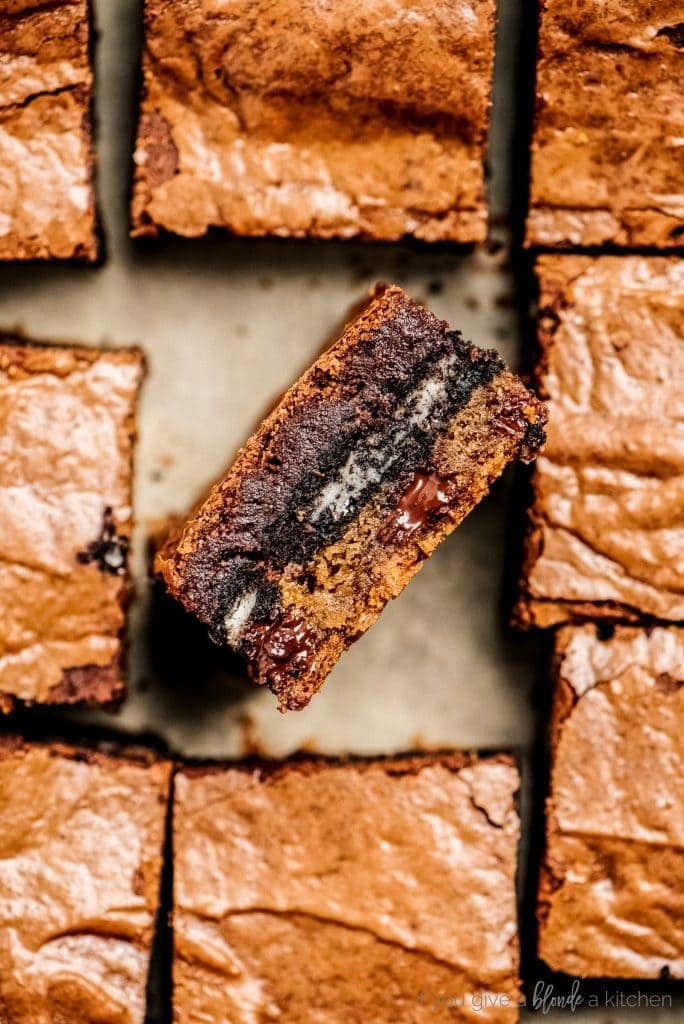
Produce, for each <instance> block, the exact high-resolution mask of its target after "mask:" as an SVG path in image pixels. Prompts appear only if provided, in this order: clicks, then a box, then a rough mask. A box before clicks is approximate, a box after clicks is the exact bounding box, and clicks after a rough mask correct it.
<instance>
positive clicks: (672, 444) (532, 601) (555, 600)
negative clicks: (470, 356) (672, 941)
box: [517, 255, 684, 627]
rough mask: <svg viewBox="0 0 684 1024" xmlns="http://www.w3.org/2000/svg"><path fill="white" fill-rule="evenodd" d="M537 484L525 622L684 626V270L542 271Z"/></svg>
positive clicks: (589, 264)
mask: <svg viewBox="0 0 684 1024" xmlns="http://www.w3.org/2000/svg"><path fill="white" fill-rule="evenodd" d="M536 273H537V277H538V280H539V320H538V340H539V350H540V355H539V362H538V367H537V380H536V384H537V388H538V391H539V393H540V395H541V396H542V398H543V399H545V400H546V402H547V405H548V410H549V423H548V442H547V445H546V448H545V450H544V452H543V454H542V456H541V458H539V459H538V460H537V464H536V466H535V469H534V474H533V501H532V506H531V509H530V521H529V529H528V534H527V541H526V554H525V564H524V566H523V572H522V579H521V584H520V591H521V593H520V599H519V604H518V609H517V620H518V622H519V623H521V624H523V625H530V626H540V627H546V626H551V625H556V624H558V623H562V622H581V621H586V620H588V619H606V620H612V621H623V622H637V621H639V620H644V621H663V622H679V621H682V620H684V526H682V522H681V514H680V509H681V491H682V487H683V486H684V431H683V428H682V404H681V395H682V392H683V390H684V261H682V260H681V259H678V258H676V257H672V256H657V255H650V256H645V255H644V256H641V255H640V256H637V255H625V256H599V257H594V256H575V255H572V256H571V255H546V256H543V257H541V258H540V259H539V260H538V261H537V265H536Z"/></svg>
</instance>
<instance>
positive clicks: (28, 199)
mask: <svg viewBox="0 0 684 1024" xmlns="http://www.w3.org/2000/svg"><path fill="white" fill-rule="evenodd" d="M91 90H92V71H91V65H90V14H89V5H88V2H87V0H71V2H70V0H54V2H52V3H39V2H37V0H36V2H33V3H30V2H21V0H11V2H9V3H3V5H2V10H1V11H0V166H2V170H3V173H2V175H0V259H5V260H18V259H21V260H23V259H83V260H88V261H93V260H95V259H96V258H97V255H98V244H97V238H96V232H95V200H94V194H93V185H92V170H93V156H92V152H91V125H90V105H91Z"/></svg>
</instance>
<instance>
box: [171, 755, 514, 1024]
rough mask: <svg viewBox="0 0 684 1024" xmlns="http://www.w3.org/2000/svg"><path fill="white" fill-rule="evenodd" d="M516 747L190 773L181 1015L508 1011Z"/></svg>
mask: <svg viewBox="0 0 684 1024" xmlns="http://www.w3.org/2000/svg"><path fill="white" fill-rule="evenodd" d="M517 789H518V772H517V769H516V766H515V764H514V762H513V761H512V759H511V758H510V757H507V756H505V755H494V756H490V757H483V758H479V759H478V758H476V757H473V756H469V755H465V754H426V755H424V756H406V757H395V758H391V759H389V760H386V761H382V760H381V761H346V762H345V761H342V762H329V761H324V760H322V759H315V760H312V759H305V760H290V761H286V762H283V763H280V764H276V763H272V764H261V765H251V766H250V765H235V766H232V767H231V766H223V767H220V766H217V767H210V768H204V769H186V770H184V771H182V772H181V773H180V775H179V776H178V777H177V791H176V800H175V804H174V823H173V833H174V846H175V862H174V919H173V924H174V947H175V955H174V968H173V974H174V999H173V1001H174V1021H175V1024H194V1022H195V1021H205V1020H206V1021H228V1020H230V1021H234V1022H235V1024H238V1022H240V1024H248V1022H251V1021H256V1020H264V1021H265V1020H271V1019H272V1020H278V1021H280V1022H281V1024H302V1022H303V1021H326V1024H349V1022H351V1021H373V1024H396V1022H397V1021H402V1022H403V1021H406V1022H408V1021H410V1022H412V1024H428V1022H432V1021H439V1022H447V1021H450V1022H459V1024H465V1022H472V1021H473V1020H476V1019H477V1020H480V1019H481V1020H483V1021H487V1022H488V1024H514V1022H515V1021H517V1020H518V1003H519V1001H520V994H519V983H518V977H517V975H518V930H517V914H516V899H515V874H516V854H517V845H518V835H519V821H518V815H517V812H516V808H515V793H516V791H517Z"/></svg>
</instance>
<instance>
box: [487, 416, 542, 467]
mask: <svg viewBox="0 0 684 1024" xmlns="http://www.w3.org/2000/svg"><path fill="white" fill-rule="evenodd" d="M545 423H546V419H545V418H544V419H538V420H537V422H536V423H530V421H529V420H528V418H527V416H526V415H525V411H524V409H523V407H522V406H520V405H514V404H512V403H510V402H507V401H504V402H502V403H501V406H500V408H499V411H498V412H497V414H496V416H495V417H494V420H493V421H492V426H493V427H494V429H495V430H498V431H499V433H501V434H507V435H508V437H514V438H516V439H517V440H519V441H520V450H519V456H520V459H521V460H522V461H523V462H533V461H534V459H535V458H536V457H537V454H538V452H539V450H540V448H541V447H542V446H543V444H544V442H545V441H546V431H545V430H544V426H545Z"/></svg>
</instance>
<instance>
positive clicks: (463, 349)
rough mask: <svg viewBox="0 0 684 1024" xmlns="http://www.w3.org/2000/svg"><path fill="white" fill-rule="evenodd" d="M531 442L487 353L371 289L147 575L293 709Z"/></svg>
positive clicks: (410, 305)
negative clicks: (161, 580)
mask: <svg viewBox="0 0 684 1024" xmlns="http://www.w3.org/2000/svg"><path fill="white" fill-rule="evenodd" d="M543 424H544V410H543V407H542V405H541V404H540V403H539V402H538V401H537V399H536V398H535V397H534V396H533V395H532V394H530V392H529V391H528V390H527V389H526V388H525V387H524V386H523V384H522V383H521V381H520V380H518V379H517V378H516V377H515V376H513V374H512V373H510V371H509V370H507V369H506V367H505V366H504V364H503V362H502V360H501V359H500V358H499V356H498V355H497V354H496V353H494V352H491V351H489V352H486V351H481V350H479V349H477V348H475V347H474V346H473V345H471V344H469V343H467V342H465V341H464V340H463V339H462V338H461V336H460V335H459V334H458V332H457V331H450V330H449V329H448V327H447V325H446V324H445V323H444V322H442V321H440V320H437V319H436V318H435V317H434V316H433V315H432V314H431V313H429V312H428V311H427V310H426V309H425V308H424V307H423V306H422V305H420V304H419V303H417V302H414V301H413V300H411V299H410V298H409V297H408V296H407V295H405V294H404V293H403V292H402V291H401V290H400V289H399V288H386V289H379V290H378V291H377V293H376V294H375V297H374V298H373V300H372V301H371V302H370V304H369V305H368V306H367V308H366V309H365V311H364V312H362V313H361V314H360V315H359V316H358V317H357V319H355V320H354V321H353V322H352V323H350V324H349V325H348V326H347V328H346V329H345V331H344V333H343V335H342V337H341V339H340V340H339V341H338V342H337V343H336V344H334V345H333V346H332V348H330V349H329V350H328V351H327V352H326V353H325V354H324V355H323V356H321V358H320V359H318V361H317V362H316V363H315V364H314V365H313V366H312V367H311V369H310V370H309V371H308V372H307V373H305V374H304V376H303V377H302V378H301V379H300V380H299V381H298V382H297V383H296V384H295V385H294V386H293V387H292V388H291V389H290V390H289V391H288V392H287V393H286V395H285V396H284V398H283V399H282V401H281V402H280V404H279V405H278V406H277V408H276V409H275V411H274V412H273V413H272V414H271V415H270V416H269V417H268V418H267V419H266V420H265V422H264V423H263V424H262V426H261V427H260V429H259V430H258V431H257V433H256V434H255V435H254V436H253V437H252V438H251V439H250V440H249V441H248V443H247V445H246V446H245V447H244V448H243V449H242V451H241V452H240V453H239V454H238V456H237V458H236V460H235V462H234V464H233V465H232V467H231V468H230V470H229V471H228V473H227V474H226V476H225V477H224V478H223V480H221V481H220V483H218V484H217V485H216V486H215V487H214V489H213V490H212V492H211V494H210V495H209V497H208V498H207V499H206V501H204V502H203V503H202V504H201V505H200V506H199V508H197V509H196V510H195V511H194V512H193V513H192V515H191V517H190V519H189V521H188V522H187V523H186V524H185V525H184V526H182V527H180V528H179V529H177V530H175V531H174V532H173V533H172V535H171V536H170V538H169V539H168V540H167V542H166V543H165V544H164V545H163V546H162V548H161V550H160V551H159V552H158V554H157V558H156V571H157V572H158V573H159V574H160V575H161V576H162V577H163V578H164V580H165V582H166V586H167V587H168V590H169V591H170V593H171V594H172V595H173V596H175V597H176V598H178V599H179V600H180V601H181V602H182V603H183V604H184V606H185V607H186V608H187V609H188V610H189V611H190V612H192V613H194V614H195V615H196V616H197V617H198V618H199V619H200V620H201V621H202V622H204V623H206V625H207V626H208V627H209V629H210V632H211V635H212V637H213V639H214V641H215V642H216V643H218V644H228V645H229V646H230V647H232V648H233V649H234V650H236V651H238V652H239V653H241V654H243V655H244V656H246V658H247V659H248V660H249V663H250V671H251V675H252V678H253V679H254V680H255V681H256V682H258V683H267V684H268V685H269V686H270V688H271V689H272V690H273V692H274V693H275V694H276V696H277V698H278V704H279V706H280V708H281V709H282V710H286V709H291V708H300V707H302V706H303V705H305V704H306V703H308V701H309V700H310V698H311V696H312V695H313V694H314V693H315V692H316V690H317V689H318V688H319V687H320V686H321V684H322V682H323V680H324V679H325V677H326V675H327V674H328V672H329V671H330V669H331V668H332V667H333V665H334V664H335V662H336V661H337V659H338V658H339V656H340V655H341V654H342V652H343V651H344V650H345V649H346V648H347V647H348V646H349V645H350V644H351V643H352V642H353V641H354V640H356V639H357V638H358V637H359V636H360V635H361V634H362V633H363V632H364V631H365V630H366V629H368V627H369V626H371V625H372V624H373V622H375V620H376V619H377V617H378V615H379V614H380V612H381V611H382V609H383V608H384V606H385V604H386V603H387V601H388V600H389V599H390V598H392V597H396V596H397V594H399V593H400V591H401V590H402V589H403V587H404V586H405V585H406V584H407V583H408V581H409V580H410V579H411V577H412V576H413V575H414V574H415V573H416V572H417V571H418V569H419V568H420V567H421V565H422V563H423V562H424V560H425V558H426V557H427V556H428V555H430V554H431V552H432V551H433V550H434V549H435V547H436V546H437V544H438V543H439V542H440V541H441V540H442V539H443V538H444V537H446V535H447V534H448V533H450V532H451V531H452V530H453V529H454V527H455V526H457V525H458V523H459V522H460V521H461V520H462V519H463V517H464V516H465V515H466V514H467V513H468V512H469V511H470V510H471V509H472V508H473V506H474V505H476V504H477V502H478V501H479V500H480V499H481V498H482V497H483V496H484V495H485V494H486V493H487V491H488V489H489V486H490V484H491V483H492V481H493V480H494V479H495V478H496V477H497V476H499V474H500V473H501V472H502V470H503V469H504V467H505V466H506V464H507V463H508V462H510V461H511V460H512V459H514V458H516V457H522V458H524V459H532V458H533V457H534V456H535V454H536V452H537V450H538V448H539V447H540V445H541V443H542V441H543V438H544V432H543Z"/></svg>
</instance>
